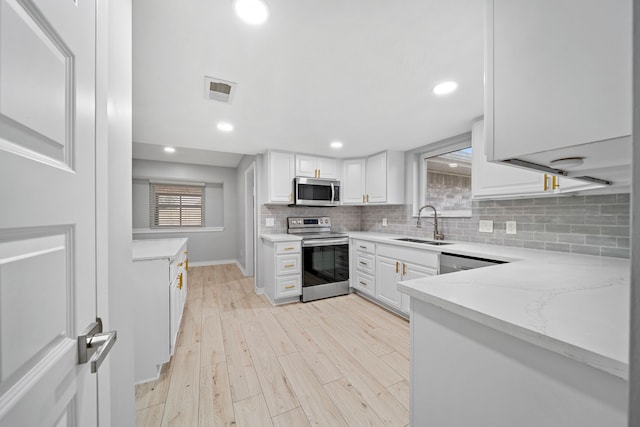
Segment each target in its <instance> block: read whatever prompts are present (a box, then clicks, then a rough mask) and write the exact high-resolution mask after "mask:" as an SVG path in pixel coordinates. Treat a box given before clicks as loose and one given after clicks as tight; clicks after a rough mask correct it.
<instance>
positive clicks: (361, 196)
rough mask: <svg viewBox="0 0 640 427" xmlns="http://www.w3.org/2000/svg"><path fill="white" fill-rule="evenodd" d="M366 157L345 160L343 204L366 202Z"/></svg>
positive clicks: (342, 182)
mask: <svg viewBox="0 0 640 427" xmlns="http://www.w3.org/2000/svg"><path fill="white" fill-rule="evenodd" d="M365 164H366V159H348V160H345V161H344V162H343V170H344V171H343V174H342V181H341V182H340V185H341V186H342V204H358V203H364V202H365V193H366V190H365V168H366V166H365Z"/></svg>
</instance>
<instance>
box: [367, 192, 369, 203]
mask: <svg viewBox="0 0 640 427" xmlns="http://www.w3.org/2000/svg"><path fill="white" fill-rule="evenodd" d="M367 203H369V195H368V194H367Z"/></svg>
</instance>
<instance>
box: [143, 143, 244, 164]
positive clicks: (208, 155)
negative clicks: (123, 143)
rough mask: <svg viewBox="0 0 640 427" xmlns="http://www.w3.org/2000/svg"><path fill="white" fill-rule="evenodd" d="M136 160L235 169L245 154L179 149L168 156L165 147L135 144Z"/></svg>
mask: <svg viewBox="0 0 640 427" xmlns="http://www.w3.org/2000/svg"><path fill="white" fill-rule="evenodd" d="M132 151H133V152H132V157H133V158H134V159H145V160H158V161H161V162H175V163H190V164H194V165H207V166H222V167H226V168H235V167H237V166H238V164H239V163H240V160H242V156H243V154H237V153H225V152H220V151H213V150H200V149H193V148H183V147H177V148H176V151H175V152H174V153H171V154H168V153H166V152H165V151H164V146H162V145H157V144H144V143H140V142H135V143H133V150H132Z"/></svg>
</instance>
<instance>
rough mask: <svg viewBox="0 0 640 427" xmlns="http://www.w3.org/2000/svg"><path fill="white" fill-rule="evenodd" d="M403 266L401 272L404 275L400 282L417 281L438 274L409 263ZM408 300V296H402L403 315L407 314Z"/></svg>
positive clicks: (430, 269) (433, 270)
mask: <svg viewBox="0 0 640 427" xmlns="http://www.w3.org/2000/svg"><path fill="white" fill-rule="evenodd" d="M404 264H405V265H404V266H403V270H402V271H403V272H406V273H405V274H404V275H403V276H402V280H413V279H419V278H421V277H429V276H435V275H437V274H438V270H436V269H433V268H429V267H425V266H422V265H418V264H413V263H410V262H407V263H404ZM410 299H411V298H410V297H409V295H407V294H402V303H401V304H402V307H401V309H402V311H403V312H405V313H409V306H410V304H409V302H410Z"/></svg>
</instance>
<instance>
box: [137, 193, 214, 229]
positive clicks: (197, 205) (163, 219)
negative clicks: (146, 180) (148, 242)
mask: <svg viewBox="0 0 640 427" xmlns="http://www.w3.org/2000/svg"><path fill="white" fill-rule="evenodd" d="M149 186H150V188H149V199H150V200H149V213H150V218H149V224H150V225H151V227H152V228H159V227H204V225H205V224H204V189H205V187H204V186H194V185H179V184H157V183H151V184H149Z"/></svg>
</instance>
